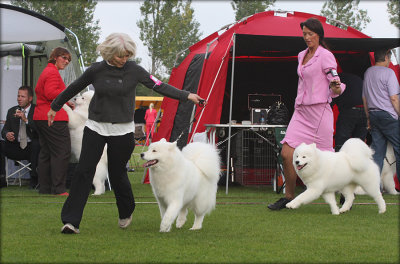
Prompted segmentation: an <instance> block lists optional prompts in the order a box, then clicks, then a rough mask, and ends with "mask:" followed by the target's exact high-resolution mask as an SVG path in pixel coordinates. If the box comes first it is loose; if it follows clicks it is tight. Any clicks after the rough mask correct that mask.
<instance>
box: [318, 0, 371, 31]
mask: <svg viewBox="0 0 400 264" xmlns="http://www.w3.org/2000/svg"><path fill="white" fill-rule="evenodd" d="M359 3H360V0H352V1H347V0H328V1H326V2H325V3H324V5H323V6H322V9H321V16H324V17H326V18H329V19H334V20H337V21H340V22H343V23H344V24H346V25H348V26H351V27H353V28H355V29H357V30H359V31H362V30H363V29H364V28H365V27H366V26H367V24H368V23H369V22H371V19H370V18H369V16H368V12H367V10H363V9H359V8H358V4H359ZM338 26H339V27H340V25H338Z"/></svg>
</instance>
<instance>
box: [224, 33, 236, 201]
mask: <svg viewBox="0 0 400 264" xmlns="http://www.w3.org/2000/svg"><path fill="white" fill-rule="evenodd" d="M235 50H236V34H235V33H233V53H232V74H231V76H232V77H231V96H230V102H229V127H228V152H227V154H226V187H225V189H226V191H225V192H226V194H228V185H229V184H228V183H229V167H230V160H231V159H230V156H231V155H230V154H231V135H232V101H233V80H234V79H235V78H234V77H235Z"/></svg>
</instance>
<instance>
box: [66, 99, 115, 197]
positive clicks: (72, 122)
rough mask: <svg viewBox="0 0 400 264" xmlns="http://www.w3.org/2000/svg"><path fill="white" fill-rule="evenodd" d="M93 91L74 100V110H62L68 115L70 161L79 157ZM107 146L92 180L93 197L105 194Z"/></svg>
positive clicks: (67, 108)
mask: <svg viewBox="0 0 400 264" xmlns="http://www.w3.org/2000/svg"><path fill="white" fill-rule="evenodd" d="M93 94H94V91H87V92H84V93H83V94H82V95H80V96H76V97H75V99H74V104H75V108H74V110H72V109H71V107H69V106H68V105H66V104H65V105H64V106H63V109H64V110H65V111H66V112H67V114H68V119H69V122H68V128H69V132H70V135H71V153H72V155H71V156H72V157H71V158H72V161H75V162H77V161H78V160H79V157H80V155H81V149H82V138H83V129H84V128H85V123H86V120H87V119H88V109H89V104H90V101H91V100H92V97H93ZM106 150H107V146H106V147H105V148H104V151H103V155H102V156H101V158H100V161H99V163H98V164H97V167H96V173H95V175H94V178H93V185H94V187H95V192H94V193H93V194H94V195H100V194H103V193H104V192H105V185H104V182H105V180H106V179H107V175H108V162H107V152H106Z"/></svg>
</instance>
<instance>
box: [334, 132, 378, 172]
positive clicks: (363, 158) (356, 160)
mask: <svg viewBox="0 0 400 264" xmlns="http://www.w3.org/2000/svg"><path fill="white" fill-rule="evenodd" d="M340 152H344V153H346V154H347V160H348V161H349V163H350V166H351V167H352V168H353V169H354V170H355V171H358V172H362V171H364V170H366V169H368V168H369V165H368V164H370V162H371V160H372V155H373V154H374V152H373V150H372V149H371V148H370V147H368V145H367V144H366V143H365V142H364V141H362V140H361V139H359V138H350V139H348V140H347V141H346V142H345V143H344V144H343V146H342V148H341V149H340Z"/></svg>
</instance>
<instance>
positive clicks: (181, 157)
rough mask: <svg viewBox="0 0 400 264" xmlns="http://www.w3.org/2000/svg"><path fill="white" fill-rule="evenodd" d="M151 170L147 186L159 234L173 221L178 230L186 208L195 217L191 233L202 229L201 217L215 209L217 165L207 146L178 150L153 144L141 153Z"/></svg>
mask: <svg viewBox="0 0 400 264" xmlns="http://www.w3.org/2000/svg"><path fill="white" fill-rule="evenodd" d="M141 157H142V159H144V160H147V162H146V163H145V164H143V166H145V167H148V168H150V184H151V187H152V189H153V193H154V195H155V197H156V199H157V202H158V206H159V209H160V214H161V225H160V232H169V231H170V229H171V226H172V224H173V222H174V221H175V219H176V218H177V220H176V227H177V228H181V227H182V226H183V225H184V224H185V222H186V216H187V213H188V208H191V209H192V210H193V211H194V214H195V220H194V224H193V226H192V228H191V230H197V229H201V227H202V223H203V219H204V216H205V215H206V214H207V213H210V212H211V211H212V210H213V209H214V208H215V203H216V193H217V188H218V186H217V183H218V180H219V173H220V162H219V155H218V152H217V150H216V149H215V148H214V147H213V146H212V145H210V144H206V143H201V142H194V143H190V144H188V145H187V146H186V147H184V148H183V149H182V151H180V150H179V148H178V147H177V145H176V142H174V143H169V142H167V141H166V140H165V139H162V140H160V141H158V142H155V143H152V144H151V145H150V146H149V148H148V150H147V151H146V152H144V153H142V154H141Z"/></svg>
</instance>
